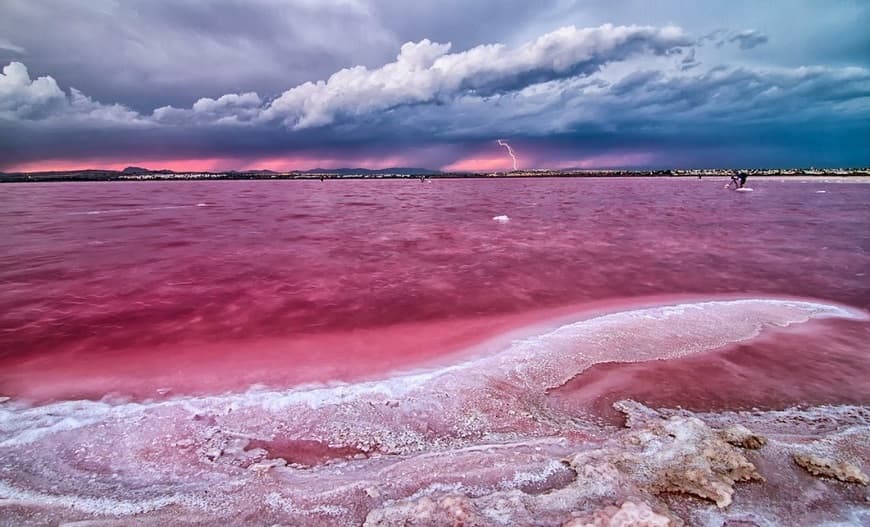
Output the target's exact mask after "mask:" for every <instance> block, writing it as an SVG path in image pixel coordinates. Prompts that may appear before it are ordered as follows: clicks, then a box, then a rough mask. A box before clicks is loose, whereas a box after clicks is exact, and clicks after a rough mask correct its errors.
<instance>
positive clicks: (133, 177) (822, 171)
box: [0, 167, 870, 183]
mask: <svg viewBox="0 0 870 527" xmlns="http://www.w3.org/2000/svg"><path fill="white" fill-rule="evenodd" d="M738 173H744V174H748V175H750V176H753V177H757V176H761V177H767V176H785V177H789V176H836V177H867V176H870V167H867V168H812V167H811V168H754V169H668V170H587V169H560V170H547V169H535V170H513V171H509V172H439V171H433V170H428V169H423V168H385V169H380V170H371V169H364V168H342V169H335V170H327V169H315V170H308V171H288V172H275V171H271V170H248V171H226V172H175V171H173V170H150V169H147V168H139V167H127V168H125V169H124V170H98V169H88V170H68V171H47V172H17V173H3V172H0V183H24V182H51V181H154V180H156V181H170V180H171V181H175V180H203V179H206V180H224V179H230V180H232V179H299V180H326V179H434V178H439V179H448V178H505V177H511V178H522V177H526V178H531V177H699V178H703V177H704V176H711V177H729V176H732V175H735V174H738Z"/></svg>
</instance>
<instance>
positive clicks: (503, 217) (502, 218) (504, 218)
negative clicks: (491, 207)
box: [492, 214, 511, 223]
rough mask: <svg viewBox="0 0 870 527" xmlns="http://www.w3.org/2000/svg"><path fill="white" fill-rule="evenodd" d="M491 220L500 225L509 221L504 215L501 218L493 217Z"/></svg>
mask: <svg viewBox="0 0 870 527" xmlns="http://www.w3.org/2000/svg"><path fill="white" fill-rule="evenodd" d="M492 220H493V221H498V222H501V223H506V222H509V221H510V220H511V219H510V218H508V217H507V216H505V215H504V214H502V215H501V216H493V218H492Z"/></svg>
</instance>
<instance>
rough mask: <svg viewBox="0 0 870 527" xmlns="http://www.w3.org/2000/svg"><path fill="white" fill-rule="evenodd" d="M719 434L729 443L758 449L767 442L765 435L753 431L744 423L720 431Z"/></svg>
mask: <svg viewBox="0 0 870 527" xmlns="http://www.w3.org/2000/svg"><path fill="white" fill-rule="evenodd" d="M719 435H720V436H721V437H722V439H724V440H725V441H726V442H727V443H730V444H732V445H734V446H739V447H740V448H750V449H753V450H755V449H758V448H761V447H763V446H764V445H766V444H767V439H765V438H764V437H763V436H760V435H756V434H754V433H752V430H750V429H748V428H746V427H745V426H743V425H732V426H729V427H728V428H723V429H722V430H720V431H719Z"/></svg>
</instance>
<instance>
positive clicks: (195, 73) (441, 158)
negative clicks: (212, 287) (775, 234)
mask: <svg viewBox="0 0 870 527" xmlns="http://www.w3.org/2000/svg"><path fill="white" fill-rule="evenodd" d="M868 27H870V2H866V1H864V0H839V1H837V0H832V1H828V2H823V1H811V0H806V1H804V0H782V1H770V2H757V1H743V0H733V1H729V2H698V1H691V0H685V1H677V0H668V1H656V2H650V1H647V0H586V1H584V0H538V1H535V2H530V1H528V0H522V1H516V0H498V1H496V0H437V1H436V0H416V1H413V2H410V1H405V0H0V67H2V74H0V170H5V171H15V170H46V169H68V168H85V167H95V168H123V167H124V166H127V165H139V166H146V167H149V168H173V169H177V170H187V169H191V170H225V169H257V168H263V169H272V170H293V169H310V168H315V167H324V168H336V167H357V166H363V167H370V168H382V167H391V166H414V167H426V168H432V169H444V170H474V171H488V170H505V169H509V168H510V167H511V160H510V158H509V157H508V156H507V154H506V151H505V149H503V148H501V147H500V146H499V145H498V143H497V142H496V140H497V139H504V140H506V141H508V142H509V143H510V144H511V145H512V146H513V147H514V149H515V151H516V153H517V156H518V160H519V166H520V168H560V167H562V168H567V167H580V168H618V167H625V168H666V167H687V168H688V167H748V166H774V167H776V166H818V167H823V166H824V167H828V166H867V165H870V31H868V30H867V28H868Z"/></svg>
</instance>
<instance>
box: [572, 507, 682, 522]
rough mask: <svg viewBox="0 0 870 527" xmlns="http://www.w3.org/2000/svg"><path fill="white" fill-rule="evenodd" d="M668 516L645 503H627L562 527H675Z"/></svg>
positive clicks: (577, 519) (602, 510)
mask: <svg viewBox="0 0 870 527" xmlns="http://www.w3.org/2000/svg"><path fill="white" fill-rule="evenodd" d="M673 526H674V523H673V522H672V521H671V519H670V518H668V517H667V516H662V515H661V514H658V513H656V512H654V511H653V510H652V509H651V508H650V506H649V505H648V504H646V503H645V502H640V503H633V502H630V501H627V502H625V503H623V504H622V505H621V506H620V507H615V506H610V507H605V508H604V509H601V510H600V511H598V512H596V513H595V514H593V515H592V517H588V518H576V519H574V520H571V521H569V522H568V523H565V524H563V525H562V527H673Z"/></svg>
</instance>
